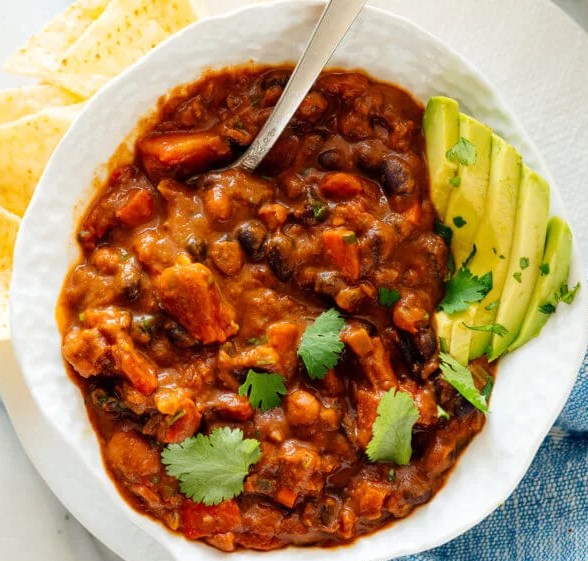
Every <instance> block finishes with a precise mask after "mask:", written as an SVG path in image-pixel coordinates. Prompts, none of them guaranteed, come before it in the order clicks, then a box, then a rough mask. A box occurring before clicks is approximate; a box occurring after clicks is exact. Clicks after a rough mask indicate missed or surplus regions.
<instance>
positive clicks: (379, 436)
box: [366, 388, 419, 466]
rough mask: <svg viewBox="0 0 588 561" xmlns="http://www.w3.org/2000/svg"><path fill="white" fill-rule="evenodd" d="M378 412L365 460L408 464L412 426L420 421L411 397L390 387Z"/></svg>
mask: <svg viewBox="0 0 588 561" xmlns="http://www.w3.org/2000/svg"><path fill="white" fill-rule="evenodd" d="M377 413H378V416H377V417H376V420H375V421H374V425H373V428H372V438H371V440H370V442H369V444H368V445H367V448H366V454H367V456H368V458H369V459H370V461H372V462H394V463H395V464H398V465H400V466H404V465H406V464H408V462H409V461H410V457H411V455H412V443H411V441H412V427H413V426H414V424H415V423H416V421H417V419H418V418H419V410H418V409H417V407H416V405H415V404H414V401H413V399H412V397H411V396H410V395H409V394H407V393H405V392H401V391H396V389H395V388H392V389H391V390H390V391H388V392H386V393H385V394H384V395H383V396H382V399H380V403H379V404H378V410H377Z"/></svg>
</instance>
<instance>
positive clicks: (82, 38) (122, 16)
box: [6, 0, 196, 97]
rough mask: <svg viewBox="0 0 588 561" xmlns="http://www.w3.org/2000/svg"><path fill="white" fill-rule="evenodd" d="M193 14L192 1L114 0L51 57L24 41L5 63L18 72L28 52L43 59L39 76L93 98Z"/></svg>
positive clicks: (186, 23)
mask: <svg viewBox="0 0 588 561" xmlns="http://www.w3.org/2000/svg"><path fill="white" fill-rule="evenodd" d="M64 16H65V14H64ZM195 19H196V17H195V15H194V11H193V10H192V7H191V4H190V0H111V1H110V2H109V3H108V5H107V6H106V8H105V9H104V11H103V12H102V13H101V14H100V15H99V17H98V18H97V19H95V20H94V21H93V22H92V23H91V24H90V25H88V26H87V27H86V28H85V29H84V31H83V32H82V33H81V34H80V35H79V37H78V39H77V40H76V41H75V42H70V43H68V44H67V45H65V44H62V45H60V47H66V48H65V49H63V48H58V49H55V48H54V50H53V52H54V54H53V55H52V57H49V56H47V55H48V53H46V52H44V51H43V53H42V56H39V50H38V49H36V50H33V52H31V53H28V52H27V46H25V47H24V52H23V51H22V50H21V51H19V53H18V54H17V55H15V57H13V59H11V60H10V61H9V62H8V63H7V65H6V67H7V69H8V70H12V71H14V72H17V73H18V72H19V64H18V62H19V61H18V57H19V54H20V56H21V58H22V57H25V55H26V56H27V57H28V59H31V58H32V59H35V60H36V61H37V62H38V63H39V64H38V67H39V68H38V70H37V72H36V73H35V75H36V76H37V77H39V78H41V79H42V80H44V81H46V82H48V83H51V84H55V85H58V86H61V87H64V88H66V89H68V90H70V91H72V92H75V93H77V94H78V95H80V96H82V97H90V96H91V95H92V94H94V93H95V92H96V91H97V90H98V89H100V88H101V87H102V86H103V85H104V84H105V83H106V82H108V81H109V80H110V79H111V78H112V77H113V76H116V75H117V74H119V73H120V72H121V71H122V70H124V69H125V68H127V67H128V66H130V65H131V64H133V63H134V62H135V61H136V60H138V59H139V58H141V57H142V56H143V55H144V54H145V53H147V52H148V51H149V50H150V49H152V48H153V47H155V46H156V45H157V44H158V43H160V42H161V41H163V40H164V39H166V38H167V37H168V36H169V35H171V34H172V33H175V32H176V31H178V30H179V29H181V28H182V27H185V26H186V25H188V24H189V23H191V22H193V21H194V20H195ZM42 34H43V32H41V34H40V35H42ZM38 40H40V36H39V37H38ZM15 62H16V64H15ZM30 66H31V65H29V67H30Z"/></svg>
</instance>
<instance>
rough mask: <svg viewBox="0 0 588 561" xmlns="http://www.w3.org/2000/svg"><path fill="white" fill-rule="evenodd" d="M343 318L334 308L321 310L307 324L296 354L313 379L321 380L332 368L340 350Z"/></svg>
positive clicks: (341, 348) (337, 360) (341, 349)
mask: <svg viewBox="0 0 588 561" xmlns="http://www.w3.org/2000/svg"><path fill="white" fill-rule="evenodd" d="M344 325H345V320H344V319H343V318H342V317H341V316H340V315H339V312H338V311H337V310H335V309H334V308H331V309H330V310H327V311H326V312H323V313H322V314H321V315H320V316H318V317H317V318H316V319H315V320H314V323H312V324H311V325H309V326H308V327H307V328H306V330H305V331H304V334H303V335H302V339H301V341H300V346H299V347H298V356H299V357H300V358H301V359H302V361H303V362H304V366H305V367H306V371H307V372H308V375H309V376H310V377H311V378H312V379H313V380H322V379H323V378H324V377H325V374H326V373H327V371H328V370H330V369H331V368H334V367H335V365H336V364H337V362H339V357H340V355H341V351H343V346H344V345H343V343H342V342H341V330H342V329H343V326H344Z"/></svg>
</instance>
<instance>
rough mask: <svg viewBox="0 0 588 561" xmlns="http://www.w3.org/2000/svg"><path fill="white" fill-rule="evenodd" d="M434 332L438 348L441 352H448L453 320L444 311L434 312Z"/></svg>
mask: <svg viewBox="0 0 588 561" xmlns="http://www.w3.org/2000/svg"><path fill="white" fill-rule="evenodd" d="M434 320H435V323H434V327H435V333H437V338H438V339H439V348H440V349H441V351H442V352H445V353H448V352H449V350H450V347H451V329H452V327H453V320H452V319H451V317H450V316H449V314H446V313H445V312H444V311H442V310H441V311H438V312H435V317H434Z"/></svg>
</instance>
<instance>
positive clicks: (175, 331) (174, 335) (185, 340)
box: [163, 319, 197, 349]
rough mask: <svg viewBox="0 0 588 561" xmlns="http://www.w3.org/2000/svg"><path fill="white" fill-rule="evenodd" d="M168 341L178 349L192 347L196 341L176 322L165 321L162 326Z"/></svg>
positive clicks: (171, 320)
mask: <svg viewBox="0 0 588 561" xmlns="http://www.w3.org/2000/svg"><path fill="white" fill-rule="evenodd" d="M163 329H164V330H165V332H166V334H167V336H168V338H169V340H170V341H171V342H172V343H173V344H174V345H175V346H176V347H180V349H187V348H188V347H193V346H194V345H195V344H196V343H197V341H196V339H194V337H192V336H191V335H190V334H189V333H188V332H187V331H186V330H185V329H184V328H183V327H182V326H181V325H180V324H179V323H178V322H177V321H174V320H173V319H167V320H166V321H165V322H164V324H163Z"/></svg>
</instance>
